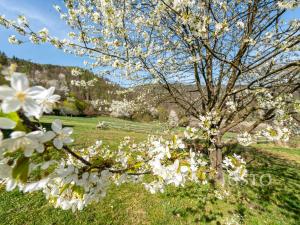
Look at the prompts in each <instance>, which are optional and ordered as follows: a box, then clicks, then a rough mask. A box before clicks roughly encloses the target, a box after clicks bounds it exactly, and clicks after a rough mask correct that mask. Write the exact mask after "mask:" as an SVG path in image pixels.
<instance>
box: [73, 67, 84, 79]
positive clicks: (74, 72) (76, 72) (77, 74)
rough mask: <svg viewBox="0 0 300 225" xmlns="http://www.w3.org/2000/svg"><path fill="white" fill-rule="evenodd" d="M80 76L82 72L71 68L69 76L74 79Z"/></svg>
mask: <svg viewBox="0 0 300 225" xmlns="http://www.w3.org/2000/svg"><path fill="white" fill-rule="evenodd" d="M81 74H82V71H81V70H80V69H78V68H73V69H72V70H71V75H72V76H74V77H78V76H80V75H81Z"/></svg>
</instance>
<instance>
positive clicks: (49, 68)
mask: <svg viewBox="0 0 300 225" xmlns="http://www.w3.org/2000/svg"><path fill="white" fill-rule="evenodd" d="M12 63H15V64H17V72H21V73H25V74H27V76H28V77H29V79H30V81H31V83H32V84H34V85H42V86H45V87H50V86H53V87H55V88H56V92H57V93H58V94H60V95H61V96H62V99H65V98H66V97H70V96H72V97H76V98H77V99H79V100H93V99H106V100H111V98H114V97H115V96H114V94H113V93H114V92H115V91H116V90H119V89H122V88H121V87H120V86H119V85H117V84H114V83H111V82H110V81H109V80H107V79H104V78H101V77H97V76H96V75H95V74H94V73H92V72H91V71H88V70H82V74H81V75H80V76H78V77H74V76H72V75H71V71H72V69H74V68H76V67H69V66H59V65H50V64H38V63H33V62H29V61H26V60H22V59H19V58H16V57H13V58H8V57H7V56H6V55H5V54H4V53H1V52H0V64H1V65H2V67H3V68H5V67H7V66H9V65H10V64H12ZM94 78H95V79H96V82H95V83H94V87H95V88H91V87H89V88H84V87H78V86H75V85H72V84H71V80H84V81H89V80H92V79H94ZM1 82H5V81H4V79H3V77H1Z"/></svg>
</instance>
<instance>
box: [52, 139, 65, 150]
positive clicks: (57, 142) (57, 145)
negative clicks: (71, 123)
mask: <svg viewBox="0 0 300 225" xmlns="http://www.w3.org/2000/svg"><path fill="white" fill-rule="evenodd" d="M53 144H54V146H55V148H57V149H62V147H63V142H62V141H61V140H60V139H59V138H55V139H54V140H53Z"/></svg>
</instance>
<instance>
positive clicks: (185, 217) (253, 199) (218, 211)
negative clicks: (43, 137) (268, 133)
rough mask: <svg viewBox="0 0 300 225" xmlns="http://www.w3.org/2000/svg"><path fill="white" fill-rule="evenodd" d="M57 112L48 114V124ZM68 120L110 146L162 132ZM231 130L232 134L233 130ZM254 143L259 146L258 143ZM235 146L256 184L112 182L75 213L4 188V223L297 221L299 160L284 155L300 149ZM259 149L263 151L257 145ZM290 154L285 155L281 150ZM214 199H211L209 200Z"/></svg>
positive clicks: (81, 134)
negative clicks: (153, 186) (220, 192)
mask: <svg viewBox="0 0 300 225" xmlns="http://www.w3.org/2000/svg"><path fill="white" fill-rule="evenodd" d="M54 118H56V117H52V116H51V117H45V118H44V119H43V122H44V123H50V122H51V121H52V120H53V119H54ZM60 119H62V120H63V122H64V124H65V125H70V126H73V128H74V136H75V138H76V144H77V145H82V146H83V145H85V144H90V143H92V142H94V141H95V140H96V139H101V140H103V141H104V142H105V143H106V144H109V145H111V146H112V147H114V146H117V144H118V142H119V141H120V140H121V139H122V138H123V137H124V136H132V137H134V138H135V139H136V140H137V141H140V140H144V139H145V138H146V137H147V135H148V134H153V133H160V132H162V131H163V128H162V127H161V126H160V124H157V123H137V122H130V121H124V120H119V119H113V118H109V117H99V118H75V117H73V118H71V117H60ZM98 120H100V121H102V120H105V121H107V122H108V123H109V124H110V129H107V130H97V129H96V128H95V126H96V124H97V122H98ZM229 135H230V134H229ZM254 147H255V148H254ZM254 147H247V148H237V149H235V151H236V152H239V153H241V154H242V155H243V156H244V157H245V158H246V161H247V162H249V163H248V169H249V173H250V174H254V175H255V176H256V177H257V178H256V179H255V181H256V182H255V184H254V183H253V180H252V179H251V184H250V183H249V184H248V185H243V186H239V187H234V188H233V189H231V192H232V193H231V195H230V197H228V198H227V199H226V200H218V199H215V198H213V197H211V196H212V194H211V193H210V192H211V189H209V188H208V186H205V185H200V186H198V185H194V184H193V185H187V186H186V187H184V188H172V187H169V188H167V190H166V192H165V193H163V194H155V195H151V194H150V193H148V192H146V191H145V190H144V188H143V186H142V185H140V184H124V185H121V186H120V187H115V186H113V187H112V188H111V189H109V191H108V194H107V196H106V197H105V198H104V199H103V200H101V201H100V202H99V203H97V204H93V205H90V206H88V207H87V208H85V209H84V210H83V211H81V212H76V213H72V212H71V211H63V210H61V209H55V208H53V207H52V206H51V205H50V204H49V203H48V202H47V200H45V199H44V196H43V194H42V193H33V194H26V195H24V194H22V193H20V192H18V191H13V192H5V191H4V190H2V191H0V224H5V225H7V224H13V225H16V224H20V225H21V224H22V225H24V224H30V225H31V224H37V225H43V224H45V225H46V224H47V225H48V224H57V225H61V224H72V225H73V224H74V225H75V224H89V225H90V224H95V225H96V224H97V225H98V224H103V225H104V224H105V225H106V224H114V225H117V224H120V225H131V224H133V225H137V224H153V225H159V224H161V225H163V224H172V225H173V224H174V225H177V224H224V221H225V220H226V219H228V218H231V217H232V215H233V214H235V215H241V216H243V221H242V224H250V225H252V224H255V225H256V224H258V225H260V224H267V225H269V224H271V225H272V224H274V225H281V224H295V225H296V224H299V221H300V216H299V212H300V192H299V190H300V172H299V169H300V164H299V163H297V162H296V161H292V160H289V159H287V158H286V157H287V156H288V157H290V159H293V157H294V158H295V157H297V156H299V154H300V153H299V152H300V149H286V148H278V149H277V147H274V146H271V145H257V146H254ZM257 149H260V150H257ZM278 152H280V154H282V153H285V154H287V155H286V157H282V155H279V153H278ZM264 174H270V176H271V179H272V182H271V184H270V185H268V186H261V185H259V176H260V175H264ZM208 198H209V199H211V201H207V199H208Z"/></svg>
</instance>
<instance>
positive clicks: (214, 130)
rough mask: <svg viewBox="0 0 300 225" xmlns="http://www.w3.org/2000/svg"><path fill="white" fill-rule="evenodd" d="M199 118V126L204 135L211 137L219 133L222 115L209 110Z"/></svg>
mask: <svg viewBox="0 0 300 225" xmlns="http://www.w3.org/2000/svg"><path fill="white" fill-rule="evenodd" d="M199 120H200V123H199V127H200V129H201V131H202V132H203V135H204V136H206V137H208V138H210V137H212V136H215V135H217V134H218V133H219V130H218V123H219V121H220V116H219V114H218V113H217V112H216V111H211V112H207V113H206V115H201V116H200V117H199Z"/></svg>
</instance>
